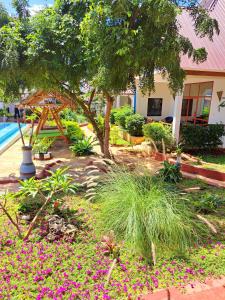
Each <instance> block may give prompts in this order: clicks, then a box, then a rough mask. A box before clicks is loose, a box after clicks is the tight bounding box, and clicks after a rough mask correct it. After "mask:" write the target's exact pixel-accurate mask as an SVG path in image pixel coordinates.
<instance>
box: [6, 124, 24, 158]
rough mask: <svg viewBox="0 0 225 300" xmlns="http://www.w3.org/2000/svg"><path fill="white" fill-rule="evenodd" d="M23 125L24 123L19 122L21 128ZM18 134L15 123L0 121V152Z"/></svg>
mask: <svg viewBox="0 0 225 300" xmlns="http://www.w3.org/2000/svg"><path fill="white" fill-rule="evenodd" d="M25 127H26V125H25V124H21V128H22V129H23V130H24V128H25ZM19 136H20V135H19V128H18V124H17V123H4V122H3V123H0V154H1V153H2V152H3V151H4V150H5V149H6V148H8V146H9V145H10V144H11V143H12V142H13V141H15V140H16V139H17V138H19Z"/></svg>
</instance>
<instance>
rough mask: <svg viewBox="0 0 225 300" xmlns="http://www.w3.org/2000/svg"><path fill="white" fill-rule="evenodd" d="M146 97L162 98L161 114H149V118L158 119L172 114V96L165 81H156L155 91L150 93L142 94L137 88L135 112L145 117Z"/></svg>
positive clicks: (146, 109) (146, 108)
mask: <svg viewBox="0 0 225 300" xmlns="http://www.w3.org/2000/svg"><path fill="white" fill-rule="evenodd" d="M148 98H162V99H163V101H162V115H161V116H155V117H154V116H149V118H151V119H153V120H156V121H159V120H162V119H165V118H166V117H169V116H173V110H174V98H173V95H172V94H171V91H170V90H169V88H168V84H167V82H156V83H155V92H152V93H151V94H150V95H148V94H145V95H144V94H143V93H142V92H141V91H140V90H139V89H138V90H137V106H136V112H137V113H139V114H141V115H143V116H144V117H147V111H148Z"/></svg>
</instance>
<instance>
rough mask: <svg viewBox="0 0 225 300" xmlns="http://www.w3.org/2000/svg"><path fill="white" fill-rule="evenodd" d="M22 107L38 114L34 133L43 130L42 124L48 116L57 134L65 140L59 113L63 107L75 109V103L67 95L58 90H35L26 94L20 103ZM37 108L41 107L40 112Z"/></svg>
mask: <svg viewBox="0 0 225 300" xmlns="http://www.w3.org/2000/svg"><path fill="white" fill-rule="evenodd" d="M21 104H22V105H23V106H24V107H28V108H30V109H31V110H32V111H33V112H37V113H38V114H39V115H40V118H39V122H38V125H37V128H36V131H35V134H36V135H38V134H39V133H40V131H42V132H43V129H44V125H45V123H46V121H47V120H48V118H49V117H52V119H53V120H54V121H55V123H56V126H57V128H58V130H59V131H58V132H59V135H58V137H62V138H64V139H65V140H67V138H66V136H65V133H64V129H63V124H62V122H61V120H60V116H59V113H60V111H62V110H63V109H65V108H67V107H70V108H73V109H75V108H76V106H75V104H74V103H73V102H72V101H71V99H69V98H68V97H66V96H64V95H62V94H60V93H58V92H55V91H54V92H49V91H37V92H35V93H34V94H32V95H30V96H28V97H27V98H26V99H25V100H23V101H22V103H21ZM37 108H41V109H42V111H41V113H40V112H38V111H37Z"/></svg>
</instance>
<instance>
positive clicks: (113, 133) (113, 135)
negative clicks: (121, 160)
mask: <svg viewBox="0 0 225 300" xmlns="http://www.w3.org/2000/svg"><path fill="white" fill-rule="evenodd" d="M120 131H121V129H120V128H119V127H118V126H116V125H112V126H111V129H110V144H111V145H117V146H129V145H130V144H129V142H127V141H125V140H124V139H123V138H122V137H121V136H120Z"/></svg>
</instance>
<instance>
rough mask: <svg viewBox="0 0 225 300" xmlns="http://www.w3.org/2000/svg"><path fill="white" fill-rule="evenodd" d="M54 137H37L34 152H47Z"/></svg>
mask: <svg viewBox="0 0 225 300" xmlns="http://www.w3.org/2000/svg"><path fill="white" fill-rule="evenodd" d="M54 141H55V139H54V138H47V137H44V138H36V139H35V140H34V144H33V152H34V153H47V152H48V149H49V148H50V147H51V145H52V144H53V143H54Z"/></svg>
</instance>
